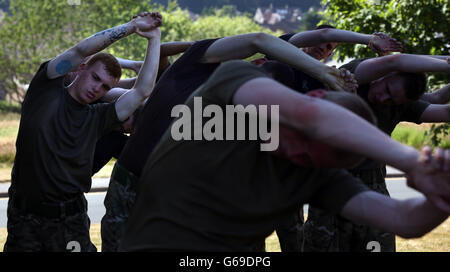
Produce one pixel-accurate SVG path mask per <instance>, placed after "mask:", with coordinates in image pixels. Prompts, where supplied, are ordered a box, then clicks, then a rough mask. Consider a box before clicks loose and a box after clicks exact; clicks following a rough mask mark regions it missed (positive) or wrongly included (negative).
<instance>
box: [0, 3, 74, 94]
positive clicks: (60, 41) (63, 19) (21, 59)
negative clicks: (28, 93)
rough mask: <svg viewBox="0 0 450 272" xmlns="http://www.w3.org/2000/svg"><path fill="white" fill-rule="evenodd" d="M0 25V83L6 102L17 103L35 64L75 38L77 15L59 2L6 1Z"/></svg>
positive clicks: (58, 50) (35, 67) (36, 66)
mask: <svg viewBox="0 0 450 272" xmlns="http://www.w3.org/2000/svg"><path fill="white" fill-rule="evenodd" d="M10 13H11V15H8V14H7V13H5V15H4V16H5V17H4V19H3V21H2V22H1V23H0V41H1V42H0V48H1V49H0V66H1V67H2V69H0V84H1V85H2V87H3V88H4V89H5V90H6V92H7V93H6V96H7V97H8V98H9V99H10V101H16V102H21V101H22V99H23V96H24V93H25V89H24V87H23V85H22V84H28V83H29V82H30V81H31V78H32V76H33V74H34V73H35V72H36V70H37V68H38V65H39V64H40V63H41V62H43V61H44V60H46V59H50V58H52V57H54V54H55V52H61V51H62V50H63V49H64V48H68V47H69V46H70V44H71V43H72V42H73V41H75V40H77V39H79V38H80V37H79V32H78V30H79V29H80V25H81V23H80V22H79V20H78V18H81V14H80V13H79V12H78V11H77V10H74V9H72V7H71V6H70V5H67V3H65V2H64V3H63V2H60V1H58V2H56V3H55V2H54V1H49V0H44V1H24V0H17V1H11V2H10ZM74 18H76V19H74Z"/></svg>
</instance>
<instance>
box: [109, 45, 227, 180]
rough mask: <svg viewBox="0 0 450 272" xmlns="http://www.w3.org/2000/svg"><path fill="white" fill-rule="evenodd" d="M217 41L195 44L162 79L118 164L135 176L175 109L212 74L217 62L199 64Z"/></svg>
mask: <svg viewBox="0 0 450 272" xmlns="http://www.w3.org/2000/svg"><path fill="white" fill-rule="evenodd" d="M216 40H217V39H209V40H202V41H198V42H196V43H194V44H193V45H192V46H191V47H189V49H188V50H187V51H186V52H185V53H184V54H183V55H182V56H181V57H180V58H179V59H177V60H176V61H175V62H174V63H173V64H172V65H171V66H170V67H169V68H168V69H167V70H166V71H165V72H164V73H163V74H162V76H161V78H160V79H159V81H158V82H157V84H156V86H155V88H154V90H153V92H152V94H151V95H150V97H149V98H148V101H147V103H146V104H145V106H144V109H143V110H142V112H141V113H140V116H139V119H138V120H137V123H136V127H135V131H134V133H133V135H131V136H130V138H129V139H128V141H127V144H126V145H125V147H124V149H123V150H122V153H121V154H120V158H119V160H118V162H119V163H120V165H122V166H123V167H125V168H126V169H127V170H128V171H130V172H132V173H133V174H134V175H136V176H138V177H139V176H140V175H141V171H142V168H143V167H144V164H145V162H146V160H147V158H148V156H149V155H150V153H151V152H152V150H153V148H154V147H155V146H156V144H157V143H158V142H159V140H160V139H161V136H162V135H163V134H164V132H165V131H166V129H167V127H169V125H170V122H172V120H173V118H172V117H171V112H172V109H173V107H174V106H176V105H178V104H184V102H185V101H186V99H187V98H188V97H189V96H190V95H191V94H192V92H193V91H194V90H195V89H197V87H198V86H200V85H201V84H203V83H204V82H205V81H206V80H207V79H208V77H209V76H210V75H211V74H212V73H213V72H214V70H215V69H216V68H217V66H218V65H219V63H202V62H201V59H202V57H203V55H204V54H205V52H206V50H207V49H208V48H209V46H211V44H213V42H214V41H216Z"/></svg>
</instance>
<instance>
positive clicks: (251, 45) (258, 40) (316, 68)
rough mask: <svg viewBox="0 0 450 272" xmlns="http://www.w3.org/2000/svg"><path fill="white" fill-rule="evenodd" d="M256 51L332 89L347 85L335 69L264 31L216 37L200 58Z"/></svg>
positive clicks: (209, 60) (238, 55)
mask: <svg viewBox="0 0 450 272" xmlns="http://www.w3.org/2000/svg"><path fill="white" fill-rule="evenodd" d="M256 53H262V54H265V55H270V56H271V57H272V58H274V59H275V60H278V61H280V62H283V63H286V64H289V65H291V66H292V67H294V68H296V69H299V70H301V71H303V72H305V73H306V74H309V75H310V76H312V77H314V78H316V79H318V80H320V81H322V82H323V83H325V84H327V85H328V86H330V88H332V89H334V90H338V91H344V90H345V89H346V88H348V87H347V86H346V82H345V81H344V79H343V77H342V76H341V72H340V71H339V70H338V69H336V68H333V67H329V66H327V65H325V64H323V63H321V62H320V61H318V60H316V59H314V58H312V57H310V56H309V55H307V54H305V53H304V52H302V51H301V50H298V48H297V47H295V46H293V45H292V44H290V43H288V42H286V41H283V40H281V39H279V38H277V37H274V36H272V35H269V34H265V33H250V34H242V35H236V36H231V37H225V38H222V39H219V40H217V41H215V42H214V43H213V44H212V45H211V46H210V47H209V48H208V49H207V50H206V52H205V54H204V56H203V58H202V61H203V62H205V63H216V62H223V61H227V60H232V59H246V58H248V57H251V56H253V55H254V54H256Z"/></svg>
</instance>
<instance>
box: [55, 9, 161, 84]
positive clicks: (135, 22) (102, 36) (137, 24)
mask: <svg viewBox="0 0 450 272" xmlns="http://www.w3.org/2000/svg"><path fill="white" fill-rule="evenodd" d="M143 14H144V13H143ZM146 14H148V13H146ZM158 16H159V15H157V13H151V14H150V16H139V17H136V18H133V19H132V20H131V21H130V22H128V23H125V24H122V25H118V26H115V27H113V28H110V29H107V30H104V31H101V32H99V33H97V34H94V35H92V36H90V37H88V38H86V39H84V40H83V41H81V42H80V43H78V44H76V45H75V46H73V47H72V48H70V49H69V50H67V51H65V52H64V53H62V54H60V55H59V56H57V57H56V58H54V59H52V60H51V61H50V62H49V64H48V68H47V76H48V77H49V78H57V77H60V76H64V75H65V74H67V73H68V72H70V71H71V70H73V69H76V68H78V65H80V64H81V63H82V61H83V60H84V59H85V58H86V57H88V56H90V55H93V54H95V53H97V52H100V51H101V50H103V49H105V48H106V47H108V46H109V45H111V44H112V43H114V42H115V41H118V40H120V39H122V38H124V37H126V36H128V35H130V34H132V33H135V32H136V30H137V29H141V30H149V29H153V28H155V27H156V26H159V25H160V24H161V19H160V17H158Z"/></svg>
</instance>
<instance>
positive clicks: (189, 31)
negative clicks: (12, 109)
mask: <svg viewBox="0 0 450 272" xmlns="http://www.w3.org/2000/svg"><path fill="white" fill-rule="evenodd" d="M0 1H1V0H0ZM80 3H81V4H80V5H68V4H67V1H56V2H55V1H52V0H40V1H29V0H16V1H11V2H10V8H9V10H10V14H8V13H5V15H4V18H3V20H2V21H0V66H1V67H2V69H0V90H5V91H6V96H7V99H8V100H9V101H15V102H18V103H21V102H22V100H23V97H24V95H25V92H26V84H29V83H30V81H31V79H32V77H33V75H34V74H35V73H36V71H37V69H38V68H39V64H41V63H42V62H44V61H45V60H50V59H52V58H54V57H55V56H56V55H58V54H60V53H62V52H64V51H65V50H67V49H69V48H70V47H71V46H73V45H75V44H76V43H78V42H79V41H81V40H82V39H84V38H86V37H88V36H90V35H92V34H95V33H97V32H99V31H101V30H104V29H107V28H110V27H113V26H116V25H119V24H122V23H125V22H127V21H129V20H130V19H131V18H132V17H133V15H134V14H138V13H139V12H140V11H159V12H161V13H162V15H163V25H162V26H161V33H162V39H163V42H164V41H195V40H201V39H207V38H214V37H223V36H231V35H237V34H242V33H248V32H259V31H264V32H267V33H271V34H275V35H278V34H279V33H273V32H271V31H270V30H268V29H265V28H262V27H261V26H259V25H258V24H256V23H255V22H253V21H252V20H251V19H250V18H248V17H246V16H237V15H233V14H234V9H233V8H231V7H230V6H228V7H226V8H224V9H220V10H218V12H219V15H220V16H218V15H211V16H206V17H201V18H200V19H198V20H197V21H195V22H194V21H193V20H192V19H191V18H190V14H189V12H188V11H187V10H183V9H181V8H180V7H179V6H178V4H177V2H176V1H169V2H168V5H167V7H165V8H164V7H163V6H161V5H156V4H154V3H151V2H150V1H135V0H121V1H114V2H111V1H109V0H83V1H81V2H80ZM145 48H146V41H145V39H143V38H141V37H138V36H137V35H132V36H130V37H127V38H126V39H122V40H120V41H117V42H115V43H114V44H112V45H111V46H109V47H108V48H107V49H106V50H105V51H106V52H108V53H111V54H113V55H115V56H117V57H121V58H126V59H133V60H142V59H143V58H144V55H145ZM173 60H174V58H172V61H173ZM131 75H132V72H129V71H126V70H124V76H131Z"/></svg>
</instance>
